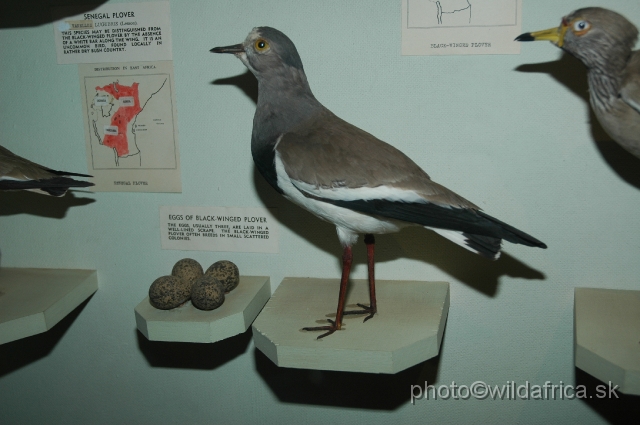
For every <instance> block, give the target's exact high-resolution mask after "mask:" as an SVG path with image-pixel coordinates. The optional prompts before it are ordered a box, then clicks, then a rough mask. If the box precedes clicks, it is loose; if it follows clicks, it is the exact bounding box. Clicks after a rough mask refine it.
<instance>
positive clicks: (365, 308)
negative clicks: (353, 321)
mask: <svg viewBox="0 0 640 425" xmlns="http://www.w3.org/2000/svg"><path fill="white" fill-rule="evenodd" d="M357 305H358V307H360V308H361V309H362V310H349V311H344V312H343V313H342V314H368V316H367V317H365V318H364V320H363V323H364V322H366V321H367V320H369V319H371V318H372V317H373V316H374V315H375V314H376V313H377V312H378V309H377V308H376V307H375V306H374V307H371V306H368V305H364V304H360V303H358V304H357Z"/></svg>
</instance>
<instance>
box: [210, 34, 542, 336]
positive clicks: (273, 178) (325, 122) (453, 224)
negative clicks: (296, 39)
mask: <svg viewBox="0 0 640 425" xmlns="http://www.w3.org/2000/svg"><path fill="white" fill-rule="evenodd" d="M211 51H212V52H214V53H233V54H234V55H236V56H237V57H238V58H239V59H240V60H241V61H242V62H243V63H244V64H245V65H246V66H247V68H249V70H250V71H251V72H252V73H253V74H254V75H255V76H256V78H257V80H258V104H257V108H256V113H255V116H254V119H253V132H252V136H251V152H252V155H253V159H254V162H255V164H256V167H257V168H258V170H259V171H260V172H261V173H262V175H263V176H264V177H265V179H266V180H267V181H268V182H269V183H270V184H271V185H272V186H273V187H274V189H276V190H277V191H278V192H280V193H281V194H283V195H284V196H285V197H286V198H287V199H289V200H291V201H292V202H294V203H296V204H298V205H299V206H301V207H303V208H306V209H308V210H309V211H311V212H312V213H314V214H315V215H316V216H318V217H320V218H322V219H324V220H326V221H329V222H331V223H333V224H335V226H336V229H337V232H338V238H339V239H340V242H341V243H342V245H343V247H344V254H343V275H342V280H341V286H340V298H339V303H338V312H337V315H336V322H335V323H333V322H332V325H331V326H325V327H316V328H305V329H307V330H326V331H327V332H326V333H324V334H322V335H321V336H320V337H319V338H321V337H323V336H326V335H328V334H331V333H332V332H334V331H335V330H337V329H340V326H341V319H342V315H343V314H355V313H365V314H368V316H367V319H369V318H371V317H372V316H373V315H374V314H375V313H376V301H375V288H374V287H375V280H374V277H373V246H374V242H375V241H374V238H373V234H379V233H389V232H396V231H398V230H400V229H401V228H402V227H405V226H410V225H416V224H417V225H421V226H425V227H427V228H429V229H432V230H434V231H436V232H437V233H439V234H441V235H442V236H444V237H447V238H448V239H450V240H452V241H453V242H455V243H457V244H459V245H461V246H463V247H465V248H466V249H468V250H470V251H473V252H475V253H478V254H481V255H483V256H485V257H488V258H492V259H496V258H498V256H499V254H500V245H501V240H502V239H505V240H508V241H511V242H514V243H520V244H524V245H528V246H537V247H543V248H546V245H544V243H542V242H540V241H539V240H537V239H535V238H533V237H531V236H529V235H527V234H526V233H524V232H522V231H520V230H518V229H516V228H514V227H512V226H509V225H508V224H506V223H503V222H501V221H499V220H496V219H495V218H493V217H490V216H488V215H486V214H484V213H482V212H481V211H480V210H479V208H478V207H477V206H476V205H474V204H473V203H471V202H469V201H467V200H466V199H464V198H462V197H461V196H459V195H457V194H455V193H454V192H452V191H451V190H449V189H447V188H445V187H444V186H441V185H439V184H437V183H435V182H433V181H432V180H431V178H430V177H429V175H428V174H427V173H425V172H424V171H423V170H422V169H421V168H420V167H419V166H418V165H417V164H416V163H414V162H413V161H412V160H411V159H410V158H409V157H407V156H406V155H404V154H403V153H402V152H400V151H399V150H397V149H396V148H394V147H393V146H391V145H389V144H387V143H385V142H383V141H382V140H379V139H377V138H376V137H374V136H372V135H371V134H369V133H367V132H365V131H363V130H361V129H359V128H357V127H355V126H353V125H351V124H349V123H348V122H346V121H344V120H342V119H340V118H338V117H337V116H335V115H334V114H333V113H332V112H331V111H329V110H328V109H327V108H325V107H324V106H323V105H322V104H320V102H318V100H317V99H316V98H315V96H314V95H313V93H312V92H311V89H310V88H309V83H308V81H307V77H306V75H305V73H304V69H303V66H302V61H301V60H300V56H299V55H298V52H297V50H296V47H295V45H294V44H293V42H291V40H290V39H289V38H288V37H287V36H286V35H284V34H282V33H281V32H280V31H278V30H275V29H273V28H269V27H259V28H254V29H253V31H251V32H250V33H249V35H248V36H247V38H246V39H245V41H244V42H243V43H242V44H236V45H233V46H226V47H216V48H214V49H212V50H211ZM361 233H364V234H365V235H366V236H365V243H366V244H367V248H368V249H367V253H368V263H369V286H370V304H369V306H365V305H361V308H362V310H358V311H355V312H347V311H343V310H344V299H345V298H344V297H345V295H344V294H345V292H346V285H347V281H348V276H349V271H350V267H351V261H352V260H351V258H352V255H351V246H352V245H353V244H355V243H356V241H357V239H358V234H361ZM367 319H365V320H367Z"/></svg>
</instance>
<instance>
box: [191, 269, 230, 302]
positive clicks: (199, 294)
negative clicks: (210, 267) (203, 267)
mask: <svg viewBox="0 0 640 425" xmlns="http://www.w3.org/2000/svg"><path fill="white" fill-rule="evenodd" d="M223 302H224V284H223V283H222V282H220V281H219V280H218V279H216V278H215V277H213V276H211V275H206V274H205V275H204V276H202V277H201V278H199V279H197V280H196V281H195V283H194V284H193V288H191V304H193V305H194V306H195V307H196V308H199V309H200V310H214V309H216V308H218V307H220V306H221V305H222V303H223Z"/></svg>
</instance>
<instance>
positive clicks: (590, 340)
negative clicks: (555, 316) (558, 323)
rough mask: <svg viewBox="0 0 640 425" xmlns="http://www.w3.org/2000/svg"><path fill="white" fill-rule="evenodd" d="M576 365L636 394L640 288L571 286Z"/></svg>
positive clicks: (638, 390)
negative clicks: (573, 297) (573, 305)
mask: <svg viewBox="0 0 640 425" xmlns="http://www.w3.org/2000/svg"><path fill="white" fill-rule="evenodd" d="M574 313H575V322H574V326H575V338H574V342H575V356H576V359H575V361H576V366H577V367H579V368H580V369H582V370H584V371H585V372H587V373H589V374H590V375H593V376H595V377H596V378H598V379H599V380H601V381H603V382H605V383H606V382H611V383H612V384H613V385H618V386H619V390H620V392H622V393H625V394H636V395H640V291H630V290H619V289H598V288H575V308H574Z"/></svg>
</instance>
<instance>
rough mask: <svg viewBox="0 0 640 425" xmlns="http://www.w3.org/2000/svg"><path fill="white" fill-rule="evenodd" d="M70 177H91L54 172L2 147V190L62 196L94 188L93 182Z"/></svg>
mask: <svg viewBox="0 0 640 425" xmlns="http://www.w3.org/2000/svg"><path fill="white" fill-rule="evenodd" d="M69 176H73V177H91V176H89V175H87V174H77V173H70V172H67V171H57V170H52V169H50V168H47V167H44V166H42V165H40V164H36V163H35V162H32V161H29V160H28V159H25V158H22V157H21V156H18V155H16V154H14V153H13V152H11V151H10V150H9V149H7V148H4V147H2V146H0V190H28V191H33V192H36V193H41V194H44V195H51V196H62V195H64V194H65V193H66V192H67V190H68V189H69V188H71V187H89V186H93V183H91V182H86V181H80V180H75V179H72V178H70V177H69Z"/></svg>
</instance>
